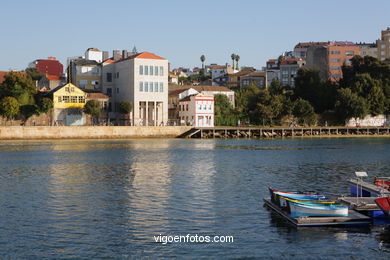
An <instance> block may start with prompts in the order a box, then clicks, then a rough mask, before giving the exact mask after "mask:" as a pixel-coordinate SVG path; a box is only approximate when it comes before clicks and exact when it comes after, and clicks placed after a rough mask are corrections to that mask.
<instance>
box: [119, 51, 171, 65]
mask: <svg viewBox="0 0 390 260" xmlns="http://www.w3.org/2000/svg"><path fill="white" fill-rule="evenodd" d="M131 59H151V60H165V58H163V57H160V56H157V55H156V54H154V53H151V52H147V51H144V52H141V53H137V54H135V55H132V56H130V57H128V58H126V59H122V60H118V61H117V62H121V61H124V60H131Z"/></svg>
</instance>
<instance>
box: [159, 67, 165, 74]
mask: <svg viewBox="0 0 390 260" xmlns="http://www.w3.org/2000/svg"><path fill="white" fill-rule="evenodd" d="M160 76H164V67H163V66H160Z"/></svg>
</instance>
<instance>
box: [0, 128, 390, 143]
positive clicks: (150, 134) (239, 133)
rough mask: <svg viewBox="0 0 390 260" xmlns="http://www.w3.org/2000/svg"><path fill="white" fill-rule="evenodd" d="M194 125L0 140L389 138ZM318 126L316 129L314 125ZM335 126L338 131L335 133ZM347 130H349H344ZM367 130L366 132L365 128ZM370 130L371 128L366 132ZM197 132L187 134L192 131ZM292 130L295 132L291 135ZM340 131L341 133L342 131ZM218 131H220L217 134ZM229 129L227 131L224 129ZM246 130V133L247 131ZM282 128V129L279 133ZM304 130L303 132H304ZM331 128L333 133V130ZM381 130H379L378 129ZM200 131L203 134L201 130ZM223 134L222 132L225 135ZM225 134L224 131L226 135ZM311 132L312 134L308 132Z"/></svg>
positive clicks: (12, 133)
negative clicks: (199, 126)
mask: <svg viewBox="0 0 390 260" xmlns="http://www.w3.org/2000/svg"><path fill="white" fill-rule="evenodd" d="M308 129H310V128H295V129H288V128H268V129H267V128H261V129H260V128H258V129H257V130H256V131H261V132H259V133H255V131H254V130H255V129H254V128H229V127H226V128H222V127H215V128H198V129H196V128H193V127H191V126H2V127H0V140H62V139H67V140H72V139H73V140H80V139H86V140H88V139H89V140H92V139H96V140H101V139H111V140H115V139H117V140H121V139H140V138H149V139H159V138H186V139H189V138H191V139H258V140H261V139H264V140H270V139H303V138H305V139H307V138H315V139H318V138H389V137H390V134H389V133H388V128H377V127H372V128H362V127H360V128H346V127H339V128H337V127H329V128H321V129H322V130H325V129H326V130H325V131H322V132H320V133H319V132H316V133H315V134H314V130H313V129H314V128H313V129H311V130H310V132H309V130H308ZM315 129H319V128H315ZM335 129H338V130H339V131H340V132H338V133H335V132H334V130H335ZM345 129H349V130H350V131H351V132H345V131H344V130H345ZM366 129H367V131H366ZM368 129H371V130H372V131H369V130H368ZM194 130H195V131H197V130H199V131H198V132H199V133H200V135H199V134H198V135H197V136H193V137H192V135H191V136H189V135H188V133H191V131H194ZM292 130H294V131H296V132H295V133H294V134H293V132H291V131H292ZM342 130H343V131H344V132H342ZM218 131H220V132H219V133H218ZM225 131H228V132H225ZM245 131H249V135H248V132H245ZM282 131H284V132H282ZM305 131H306V132H305ZM332 131H333V132H332ZM380 131H382V132H380ZM202 132H203V133H202ZM224 133H225V134H224ZM226 133H227V134H226ZM309 133H311V134H309Z"/></svg>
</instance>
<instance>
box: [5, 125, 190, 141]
mask: <svg viewBox="0 0 390 260" xmlns="http://www.w3.org/2000/svg"><path fill="white" fill-rule="evenodd" d="M190 129H191V127H189V126H4V127H0V140H16V139H21V140H23V139H120V138H159V137H177V136H179V135H181V134H183V133H184V132H186V131H188V130H190Z"/></svg>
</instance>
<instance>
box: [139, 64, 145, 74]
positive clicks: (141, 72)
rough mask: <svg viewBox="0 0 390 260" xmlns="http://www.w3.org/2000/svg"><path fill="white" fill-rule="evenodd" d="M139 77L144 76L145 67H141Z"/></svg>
mask: <svg viewBox="0 0 390 260" xmlns="http://www.w3.org/2000/svg"><path fill="white" fill-rule="evenodd" d="M139 75H144V66H142V65H139Z"/></svg>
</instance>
